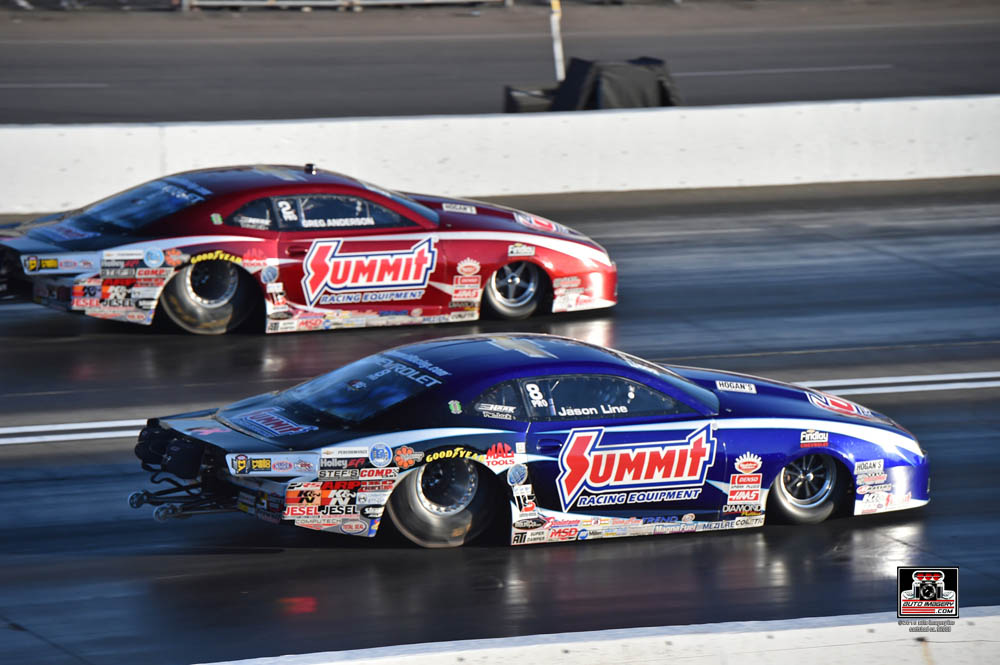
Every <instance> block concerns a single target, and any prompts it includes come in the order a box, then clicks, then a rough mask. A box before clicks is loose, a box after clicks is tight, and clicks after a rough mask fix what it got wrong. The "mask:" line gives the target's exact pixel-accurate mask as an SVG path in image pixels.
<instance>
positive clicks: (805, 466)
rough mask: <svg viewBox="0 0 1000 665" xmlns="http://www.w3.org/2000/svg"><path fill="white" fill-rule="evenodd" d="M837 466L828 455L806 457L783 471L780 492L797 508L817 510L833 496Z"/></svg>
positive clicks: (790, 463) (789, 464) (779, 482)
mask: <svg viewBox="0 0 1000 665" xmlns="http://www.w3.org/2000/svg"><path fill="white" fill-rule="evenodd" d="M836 482H837V466H836V464H834V462H833V460H832V459H830V458H829V457H827V456H826V455H806V456H805V457H801V458H799V459H797V460H795V461H794V462H789V463H788V465H787V466H786V467H785V468H784V469H782V470H781V478H780V479H779V481H778V491H779V492H781V493H782V495H784V498H785V499H786V500H787V501H788V503H790V504H791V505H792V506H795V507H796V508H804V509H809V508H815V507H817V506H819V505H821V504H822V503H823V502H825V501H826V500H827V499H829V498H830V496H831V495H832V494H833V489H834V486H835V485H836Z"/></svg>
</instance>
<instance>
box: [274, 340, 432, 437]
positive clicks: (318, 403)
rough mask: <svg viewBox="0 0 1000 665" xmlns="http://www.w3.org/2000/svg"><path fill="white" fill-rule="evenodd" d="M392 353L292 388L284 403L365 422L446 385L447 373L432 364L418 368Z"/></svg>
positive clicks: (357, 421)
mask: <svg viewBox="0 0 1000 665" xmlns="http://www.w3.org/2000/svg"><path fill="white" fill-rule="evenodd" d="M389 354H392V355H408V354H398V353H397V352H393V351H389V352H386V353H385V354H378V355H374V356H369V357H368V358H362V359H361V360H358V361H357V362H353V363H351V364H350V365H345V366H344V367H341V368H340V369H336V370H334V371H332V372H330V373H329V374H324V375H323V376H320V377H317V378H315V379H313V380H312V381H307V382H305V383H302V384H299V385H297V386H295V387H294V388H289V389H288V390H286V391H285V392H283V393H282V394H281V398H282V399H281V401H282V402H285V403H287V404H288V405H289V406H290V407H292V408H296V407H306V408H309V409H312V410H315V411H319V412H322V413H324V414H327V415H330V416H333V417H334V418H337V419H339V420H342V421H346V422H348V423H361V422H364V421H365V420H368V419H370V418H372V417H374V416H377V415H378V414H380V413H382V412H383V411H385V410H386V409H388V408H389V407H392V406H395V405H396V404H399V403H400V402H402V401H403V400H405V399H409V398H411V397H413V396H414V395H417V394H419V393H422V392H424V391H425V390H427V389H429V388H433V387H434V386H438V385H441V384H442V383H444V381H445V379H444V375H447V372H444V371H443V370H441V369H440V368H438V367H434V366H433V365H430V366H429V367H428V366H427V365H429V363H423V364H420V365H418V364H417V363H411V362H408V361H406V359H404V358H401V357H398V358H397V357H390V356H389Z"/></svg>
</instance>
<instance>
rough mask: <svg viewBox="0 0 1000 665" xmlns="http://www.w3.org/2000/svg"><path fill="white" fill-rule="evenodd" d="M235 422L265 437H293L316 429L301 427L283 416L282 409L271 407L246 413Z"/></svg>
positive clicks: (309, 426)
mask: <svg viewBox="0 0 1000 665" xmlns="http://www.w3.org/2000/svg"><path fill="white" fill-rule="evenodd" d="M235 422H236V423H237V424H239V425H242V426H243V427H246V428H247V429H250V430H253V431H254V432H257V433H258V434H262V435H264V436H291V435H292V434H302V433H303V432H311V431H313V430H314V429H316V428H315V427H314V426H313V425H300V424H298V423H295V422H292V421H291V420H289V419H288V418H286V417H284V416H283V415H281V409H280V408H278V407H271V408H268V409H257V410H256V411H251V412H250V413H244V414H243V415H242V416H240V417H239V418H236V419H235Z"/></svg>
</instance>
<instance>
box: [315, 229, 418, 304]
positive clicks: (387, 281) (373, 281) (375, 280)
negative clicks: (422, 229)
mask: <svg viewBox="0 0 1000 665" xmlns="http://www.w3.org/2000/svg"><path fill="white" fill-rule="evenodd" d="M341 243H342V241H341V240H317V241H315V242H314V243H313V244H312V246H311V247H310V248H309V253H308V254H306V258H305V261H304V262H303V272H304V276H303V278H302V291H303V293H305V295H306V300H308V302H309V304H310V305H314V304H316V302H317V301H318V300H319V298H320V296H322V295H323V294H324V293H327V292H342V291H385V290H388V289H407V288H416V287H420V288H423V287H426V286H427V280H428V279H429V278H430V275H431V273H432V272H433V271H434V266H435V265H436V264H437V250H436V249H435V248H434V239H433V238H427V239H425V240H421V241H420V242H418V243H417V244H416V245H414V246H413V247H411V248H409V249H405V250H396V251H387V252H370V253H366V252H360V253H350V252H340V251H339V250H340V246H341Z"/></svg>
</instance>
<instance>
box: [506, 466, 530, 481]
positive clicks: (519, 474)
mask: <svg viewBox="0 0 1000 665" xmlns="http://www.w3.org/2000/svg"><path fill="white" fill-rule="evenodd" d="M527 479H528V467H527V466H525V465H524V464H515V465H514V466H512V467H510V468H509V469H508V470H507V484H508V485H512V486H513V485H520V484H521V483H523V482H524V481H525V480H527Z"/></svg>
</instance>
